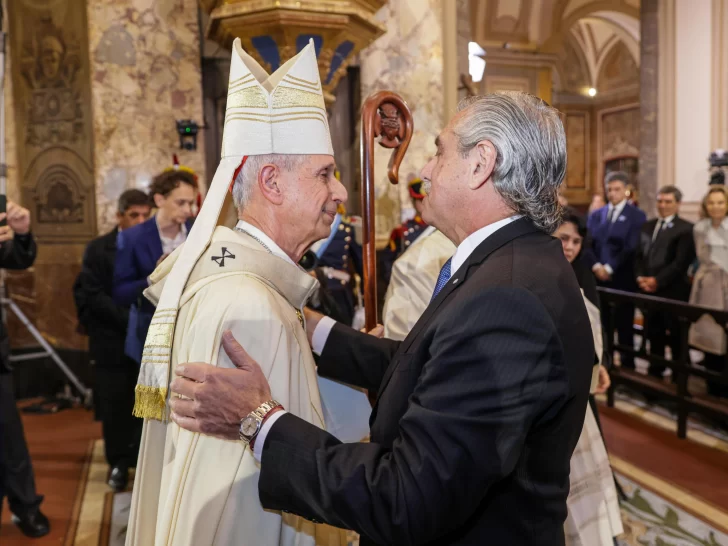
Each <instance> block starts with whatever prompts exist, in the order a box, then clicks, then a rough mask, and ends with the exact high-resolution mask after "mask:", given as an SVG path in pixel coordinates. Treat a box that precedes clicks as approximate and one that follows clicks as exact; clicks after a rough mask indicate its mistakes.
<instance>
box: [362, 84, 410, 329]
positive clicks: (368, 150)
mask: <svg viewBox="0 0 728 546" xmlns="http://www.w3.org/2000/svg"><path fill="white" fill-rule="evenodd" d="M413 128H414V124H413V120H412V112H411V111H410V109H409V106H407V103H406V102H405V101H404V99H402V97H400V96H399V95H397V94H396V93H393V92H391V91H379V92H378V93H375V94H374V95H371V96H370V97H368V98H367V100H366V101H365V102H364V104H363V106H362V124H361V137H362V138H361V167H362V168H361V177H362V184H361V191H362V220H363V222H362V223H363V226H362V227H363V242H364V244H363V250H364V252H363V258H364V260H363V261H364V312H365V317H366V318H365V326H366V329H367V331H369V330H371V329H372V328H374V327H375V326H376V325H377V265H376V249H375V234H374V151H373V148H374V141H375V139H376V138H377V137H379V144H380V145H381V146H383V147H385V148H392V149H394V151H393V152H392V157H391V158H390V160H389V168H388V173H387V176H388V178H389V181H390V182H391V183H392V184H397V183H398V181H399V166H400V164H401V163H402V160H403V159H404V154H405V153H406V152H407V147H408V146H409V143H410V141H411V140H412V133H413Z"/></svg>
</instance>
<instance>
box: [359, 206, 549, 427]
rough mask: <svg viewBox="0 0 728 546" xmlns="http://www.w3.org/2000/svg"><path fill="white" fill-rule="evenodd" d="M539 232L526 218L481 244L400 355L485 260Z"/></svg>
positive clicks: (391, 370) (386, 375) (427, 311)
mask: <svg viewBox="0 0 728 546" xmlns="http://www.w3.org/2000/svg"><path fill="white" fill-rule="evenodd" d="M537 231H538V228H536V227H535V226H534V225H533V223H531V221H530V220H528V219H526V218H521V219H519V220H516V221H514V222H511V223H510V224H508V225H507V226H504V227H502V228H500V229H499V230H498V231H496V232H495V233H493V234H491V235H490V236H489V237H488V238H487V239H485V241H483V242H482V243H480V245H478V246H477V247H476V248H475V250H473V252H472V253H471V254H470V256H469V257H468V259H467V260H465V263H463V265H462V266H460V268H459V269H458V270H457V271H456V272H455V273H454V274H453V275H452V276H451V277H450V280H449V281H448V283H447V284H446V285H445V286H444V287H443V288H442V290H440V293H439V294H438V295H437V297H436V298H435V299H434V300H432V301H431V302H430V305H428V306H427V309H425V312H424V313H423V314H422V316H421V317H420V319H419V320H418V321H417V323H416V324H415V326H414V328H412V331H411V332H410V333H409V335H408V336H407V337H406V338H405V339H404V341H403V342H402V344H401V345H400V348H399V350H398V351H397V355H399V354H401V353H404V352H407V350H408V349H409V348H410V347H411V346H412V344H413V343H414V342H415V340H416V339H417V338H418V337H419V335H420V333H421V332H422V330H423V329H424V328H425V326H426V325H427V324H428V323H429V322H430V320H431V319H432V317H433V316H434V315H435V313H436V312H437V310H438V309H439V308H440V306H441V305H442V304H443V303H444V302H445V301H446V300H447V299H448V297H450V295H451V294H452V293H453V292H455V290H457V289H459V288H460V287H461V286H463V285H464V284H465V282H466V281H467V279H468V277H469V276H470V275H471V273H472V271H474V270H476V269H477V266H478V265H480V264H481V263H482V262H483V261H485V259H486V258H487V257H488V256H490V254H492V253H493V252H495V251H496V250H498V249H499V248H500V247H502V246H504V245H506V244H508V243H510V242H511V241H513V240H514V239H516V238H517V237H521V236H522V235H526V234H528V233H534V232H537ZM433 288H434V287H433ZM395 369H396V365H391V364H390V366H389V367H388V368H387V371H386V372H385V373H384V377H383V378H382V383H381V385H380V387H379V395H380V396H381V393H382V392H383V391H384V389H385V388H386V386H387V384H388V383H389V380H390V379H391V377H392V374H393V373H394V370H395ZM372 417H373V414H372Z"/></svg>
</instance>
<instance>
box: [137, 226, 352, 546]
mask: <svg viewBox="0 0 728 546" xmlns="http://www.w3.org/2000/svg"><path fill="white" fill-rule="evenodd" d="M179 255H180V252H175V254H173V255H172V256H170V257H169V258H168V259H167V260H165V262H163V264H162V265H161V266H160V268H159V269H158V271H156V272H155V273H154V275H153V279H152V280H153V281H155V284H154V285H153V286H152V287H151V288H150V289H148V291H147V296H148V297H149V298H150V299H152V300H153V301H155V300H156V298H158V297H159V294H160V293H161V291H162V287H163V285H164V279H165V277H166V276H167V274H168V273H169V271H170V270H171V269H172V265H173V264H174V262H175V260H176V258H177V257H178V256H179ZM316 286H317V283H316V281H315V279H313V278H312V277H311V276H310V275H307V274H306V273H305V272H303V271H302V270H301V269H299V268H297V267H295V266H293V265H291V264H289V263H287V262H286V261H285V260H283V259H281V258H278V257H276V256H274V255H272V254H270V253H269V252H268V251H266V249H264V248H263V247H262V246H261V245H260V244H259V243H258V242H256V241H255V240H253V239H252V238H251V237H249V236H247V235H245V234H241V233H236V232H234V231H232V230H230V229H228V228H224V227H218V228H216V230H215V232H214V235H213V237H212V240H211V242H210V244H209V246H208V248H207V249H206V251H205V252H204V253H203V254H202V255H201V257H200V259H199V260H198V262H197V264H196V265H195V267H194V269H193V270H192V273H191V275H190V278H189V280H188V282H187V285H186V288H185V290H184V292H183V295H182V299H181V301H180V309H179V314H178V316H177V320H176V326H175V330H174V341H173V346H172V366H173V367H174V366H176V365H177V364H179V363H182V362H211V363H213V364H215V365H217V366H219V367H225V368H233V367H234V365H233V364H232V362H231V361H230V359H229V358H228V356H227V354H226V353H225V351H224V349H223V348H222V345H221V339H222V333H223V332H224V331H225V330H228V329H230V330H232V332H233V334H234V336H235V338H236V339H237V340H238V341H239V342H240V344H241V345H242V346H243V347H244V348H245V350H246V351H247V352H248V353H249V354H250V356H251V357H253V358H254V359H255V360H256V361H257V362H258V363H259V364H260V365H261V367H262V368H263V371H264V373H265V374H266V377H267V378H268V381H269V383H270V386H271V390H272V395H273V398H275V399H276V400H278V401H279V402H280V403H281V404H283V406H284V407H285V408H286V410H288V411H289V412H291V413H293V414H295V415H297V416H298V417H300V418H302V419H304V420H306V421H308V422H310V423H312V424H314V425H316V426H318V427H320V428H325V427H324V419H323V411H322V408H321V400H320V398H319V391H318V385H317V378H316V368H315V364H314V361H313V357H312V355H311V351H310V349H309V345H308V340H307V338H306V332H305V330H304V328H303V325H302V321H303V319H302V314H301V309H302V308H303V306H304V304H305V302H306V301H307V300H308V298H309V296H310V294H311V292H312V291H313V290H314V289H315V288H316ZM155 303H156V301H155ZM259 471H260V468H259V464H258V463H257V462H256V461H255V459H254V457H253V454H252V452H251V451H250V449H248V448H246V447H245V446H244V445H243V444H242V442H240V441H227V440H220V439H217V438H212V437H209V436H204V435H200V434H196V433H192V432H189V431H186V430H183V429H180V428H179V427H178V426H177V425H176V424H174V423H172V422H171V421H170V422H169V423H163V422H160V421H155V420H149V419H146V420H145V422H144V432H143V435H142V446H141V449H140V453H139V461H138V465H137V471H136V479H135V487H134V493H133V498H132V506H131V514H130V519H129V527H128V530H127V541H126V544H127V546H152V545H153V546H213V545H214V546H228V545H229V546H274V545H275V546H340V545H341V546H343V545H345V544H346V537H345V532H344V531H342V530H340V529H335V528H333V527H330V526H327V525H321V524H314V523H312V522H310V521H308V520H306V519H304V518H301V517H299V516H296V515H293V514H281V513H280V512H274V511H269V510H264V509H263V507H262V506H261V504H260V500H259V497H258V477H259Z"/></svg>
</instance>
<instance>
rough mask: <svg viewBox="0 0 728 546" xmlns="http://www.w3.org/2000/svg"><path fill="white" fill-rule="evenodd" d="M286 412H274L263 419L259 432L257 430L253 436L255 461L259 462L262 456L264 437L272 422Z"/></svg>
mask: <svg viewBox="0 0 728 546" xmlns="http://www.w3.org/2000/svg"><path fill="white" fill-rule="evenodd" d="M286 413H288V412H287V411H286V410H281V411H277V412H275V413H274V414H273V415H271V416H270V417H268V419H266V420H265V423H263V426H262V427H260V432H258V436H256V437H255V443H254V444H253V457H255V460H256V461H258V462H261V461H260V460H261V458H262V457H263V446H264V445H265V437H266V436H268V432H269V431H270V429H271V427H272V426H273V423H275V422H276V421H278V419H280V418H281V417H282V416H283V415H285V414H286Z"/></svg>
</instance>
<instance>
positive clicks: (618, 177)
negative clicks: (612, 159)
mask: <svg viewBox="0 0 728 546" xmlns="http://www.w3.org/2000/svg"><path fill="white" fill-rule="evenodd" d="M610 182H621V183H622V184H624V185H625V186H626V185H627V184H629V175H628V174H627V173H626V172H624V171H612V172H610V173H608V174H607V176H605V177H604V186H605V187H606V186H608V185H609V183H610Z"/></svg>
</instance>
